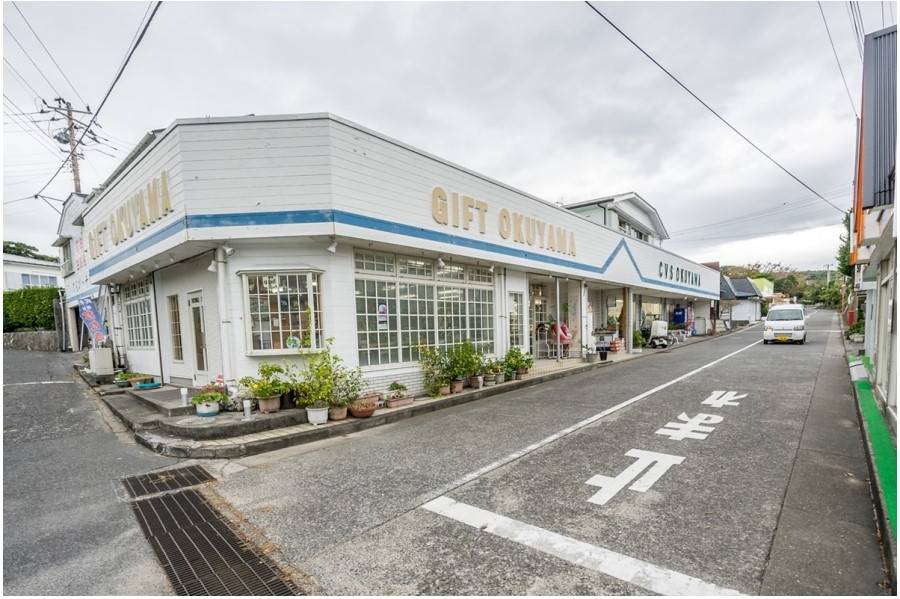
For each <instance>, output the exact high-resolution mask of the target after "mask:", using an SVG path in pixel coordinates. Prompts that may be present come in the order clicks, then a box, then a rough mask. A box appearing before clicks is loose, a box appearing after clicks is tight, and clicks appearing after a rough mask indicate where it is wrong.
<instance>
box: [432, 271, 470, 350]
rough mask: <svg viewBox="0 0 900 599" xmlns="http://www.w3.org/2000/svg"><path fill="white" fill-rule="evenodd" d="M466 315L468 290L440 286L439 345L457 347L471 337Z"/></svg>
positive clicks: (438, 289)
mask: <svg viewBox="0 0 900 599" xmlns="http://www.w3.org/2000/svg"><path fill="white" fill-rule="evenodd" d="M466 315H467V310H466V288H465V287H445V286H443V285H438V287H437V317H438V324H437V330H438V345H440V346H441V347H447V346H450V345H456V344H457V343H462V342H463V341H465V340H466V339H467V338H468V337H469V335H468V327H467V322H466Z"/></svg>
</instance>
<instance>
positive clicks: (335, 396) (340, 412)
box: [328, 356, 362, 420]
mask: <svg viewBox="0 0 900 599" xmlns="http://www.w3.org/2000/svg"><path fill="white" fill-rule="evenodd" d="M335 358H336V364H337V366H338V368H336V369H335V373H334V393H332V397H331V405H330V406H329V407H328V418H330V419H331V420H344V419H345V418H346V417H347V407H348V406H349V405H350V404H351V403H352V402H353V401H354V400H355V399H356V398H357V397H359V390H360V388H361V387H362V371H361V370H360V369H359V368H353V369H349V368H345V367H344V366H343V363H342V362H341V360H340V358H338V357H337V356H335Z"/></svg>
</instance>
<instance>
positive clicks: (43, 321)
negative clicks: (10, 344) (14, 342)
mask: <svg viewBox="0 0 900 599" xmlns="http://www.w3.org/2000/svg"><path fill="white" fill-rule="evenodd" d="M58 298H59V292H58V291H57V289H56V288H55V287H32V288H30V289H17V290H15V291H4V292H3V332H4V333H8V332H10V331H17V330H20V329H43V330H52V329H55V328H56V323H55V321H54V319H53V300H55V299H58Z"/></svg>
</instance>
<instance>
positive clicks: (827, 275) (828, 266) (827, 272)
mask: <svg viewBox="0 0 900 599" xmlns="http://www.w3.org/2000/svg"><path fill="white" fill-rule="evenodd" d="M825 284H826V285H831V264H826V265H825Z"/></svg>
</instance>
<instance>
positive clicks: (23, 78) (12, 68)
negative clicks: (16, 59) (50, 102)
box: [3, 56, 43, 100]
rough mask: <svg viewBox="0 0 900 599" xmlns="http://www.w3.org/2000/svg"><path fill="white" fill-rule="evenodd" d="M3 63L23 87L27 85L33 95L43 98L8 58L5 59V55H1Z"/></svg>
mask: <svg viewBox="0 0 900 599" xmlns="http://www.w3.org/2000/svg"><path fill="white" fill-rule="evenodd" d="M3 64H5V65H6V66H8V67H9V68H10V70H11V71H12V72H13V74H14V75H15V76H16V77H17V78H18V79H19V81H20V82H21V83H22V84H23V85H24V86H25V87H27V88H28V89H30V90H31V92H32V93H33V94H34V95H35V97H37V98H39V99H41V100H43V98H42V97H41V94H39V93H38V91H37V90H36V89H34V87H32V86H31V84H30V83H28V81H27V80H26V79H25V77H23V76H22V74H21V73H19V71H17V70H16V67H14V66H12V63H11V62H9V61H8V60H6V57H5V56H4V57H3Z"/></svg>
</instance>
